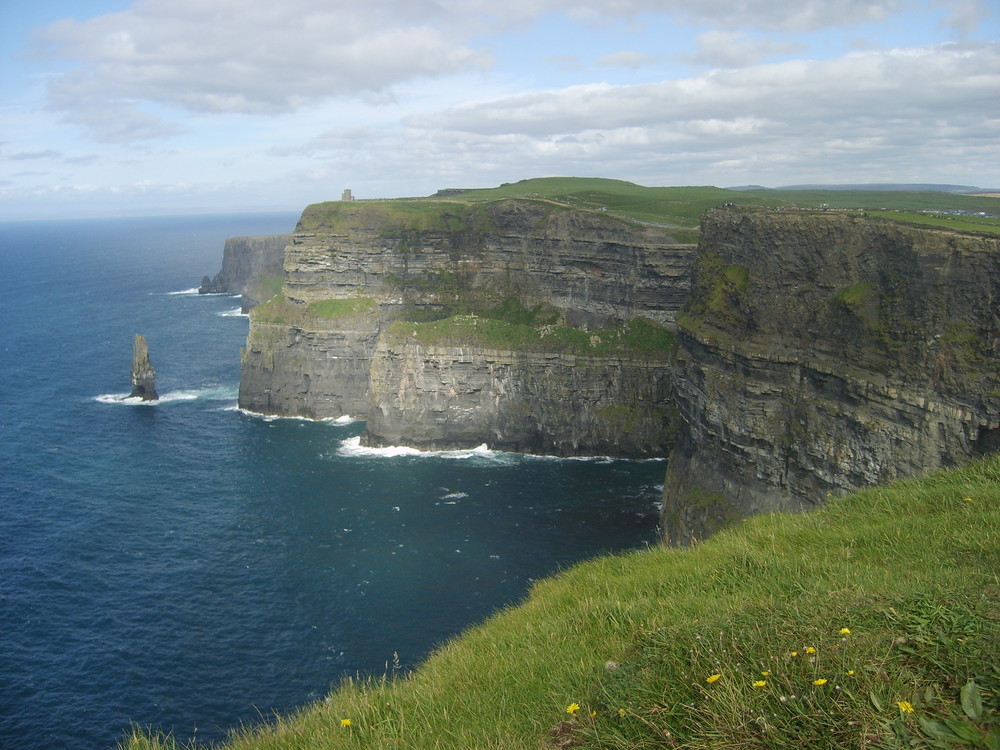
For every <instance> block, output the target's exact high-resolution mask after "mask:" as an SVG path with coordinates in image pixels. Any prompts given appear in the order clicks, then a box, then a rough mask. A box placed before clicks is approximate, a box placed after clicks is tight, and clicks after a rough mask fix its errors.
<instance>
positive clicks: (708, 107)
mask: <svg viewBox="0 0 1000 750" xmlns="http://www.w3.org/2000/svg"><path fill="white" fill-rule="evenodd" d="M998 90H1000V43H993V44H983V45H969V46H960V45H956V44H946V45H939V46H934V47H928V48H921V49H908V50H888V51H879V52H864V53H853V54H849V55H845V56H843V57H841V58H837V59H834V60H827V61H809V60H794V61H789V62H782V63H775V64H770V65H760V66H756V67H750V68H744V69H740V70H713V71H709V72H707V73H705V74H703V75H700V76H697V77H692V78H686V79H673V80H666V81H660V82H657V83H647V84H637V85H630V86H613V85H610V84H607V83H597V84H583V85H578V86H570V87H568V88H564V89H560V90H554V91H542V92H532V93H529V94H522V95H517V96H511V97H507V98H503V99H497V100H493V101H486V102H479V103H472V104H468V105H463V106H459V107H454V108H450V109H446V110H442V111H438V112H433V113H427V114H424V115H420V116H414V117H412V118H410V119H409V121H408V124H410V125H412V126H414V127H418V128H434V129H442V130H463V131H469V132H476V133H483V134H497V133H523V134H529V135H535V136H546V135H552V134H558V133H567V132H577V131H581V130H590V129H615V128H622V127H634V126H642V125H653V124H662V123H665V122H667V123H669V122H682V121H688V120H692V119H706V118H710V119H711V118H718V119H729V118H736V117H744V116H755V117H765V118H773V119H776V120H781V121H783V122H785V123H787V125H788V126H789V127H799V126H806V125H808V124H811V123H816V122H830V123H833V122H835V123H837V124H838V125H840V126H845V125H849V124H850V123H851V122H852V121H854V120H857V119H864V120H878V119H882V120H885V121H892V120H896V119H900V118H902V117H907V118H913V119H914V120H915V122H914V123H913V126H914V127H920V126H921V124H922V123H925V122H926V123H934V122H939V121H947V120H948V119H949V118H950V117H951V114H950V113H951V112H964V113H968V112H970V111H972V112H978V113H981V114H982V115H987V114H989V113H990V112H991V111H992V113H993V114H996V113H997V110H998V105H997V104H996V97H995V94H996V92H997V91H998ZM917 118H923V119H922V120H919V121H918V119H917Z"/></svg>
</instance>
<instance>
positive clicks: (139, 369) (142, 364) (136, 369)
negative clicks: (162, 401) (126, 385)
mask: <svg viewBox="0 0 1000 750" xmlns="http://www.w3.org/2000/svg"><path fill="white" fill-rule="evenodd" d="M132 397H133V398H135V397H138V398H141V399H142V400H143V401H156V400H157V399H158V398H159V396H158V395H157V393H156V370H154V369H153V365H152V364H151V363H150V361H149V346H147V344H146V338H145V337H144V336H141V335H140V334H138V333H137V334H136V335H135V340H134V341H133V342H132Z"/></svg>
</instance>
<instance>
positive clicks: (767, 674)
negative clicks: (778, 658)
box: [761, 672, 771, 677]
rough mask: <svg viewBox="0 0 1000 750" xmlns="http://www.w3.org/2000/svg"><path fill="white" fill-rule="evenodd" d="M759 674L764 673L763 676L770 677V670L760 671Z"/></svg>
mask: <svg viewBox="0 0 1000 750" xmlns="http://www.w3.org/2000/svg"><path fill="white" fill-rule="evenodd" d="M761 674H762V675H764V677H770V676H771V673H770V672H761Z"/></svg>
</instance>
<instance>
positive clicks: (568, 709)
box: [566, 703, 580, 714]
mask: <svg viewBox="0 0 1000 750" xmlns="http://www.w3.org/2000/svg"><path fill="white" fill-rule="evenodd" d="M579 710H580V704H579V703H570V704H569V705H568V706H566V713H568V714H575V713H576V712H577V711H579Z"/></svg>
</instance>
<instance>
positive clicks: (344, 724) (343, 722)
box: [340, 719, 351, 727]
mask: <svg viewBox="0 0 1000 750" xmlns="http://www.w3.org/2000/svg"><path fill="white" fill-rule="evenodd" d="M340 726H342V727H349V726H351V720H350V719H341V720H340Z"/></svg>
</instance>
